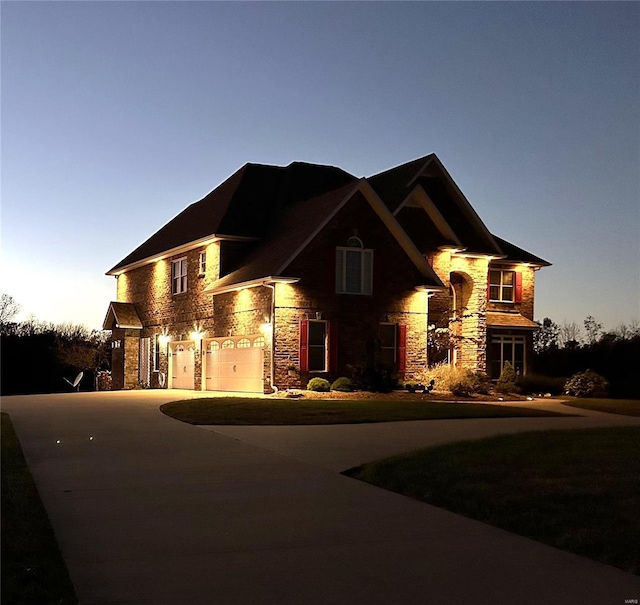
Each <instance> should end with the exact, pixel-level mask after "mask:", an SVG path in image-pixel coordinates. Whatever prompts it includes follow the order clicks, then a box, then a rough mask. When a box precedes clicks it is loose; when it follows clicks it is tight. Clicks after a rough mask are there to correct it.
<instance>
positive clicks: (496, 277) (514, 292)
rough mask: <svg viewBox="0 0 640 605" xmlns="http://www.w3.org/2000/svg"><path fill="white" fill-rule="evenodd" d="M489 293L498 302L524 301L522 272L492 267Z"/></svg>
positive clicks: (491, 298) (490, 298) (490, 297)
mask: <svg viewBox="0 0 640 605" xmlns="http://www.w3.org/2000/svg"><path fill="white" fill-rule="evenodd" d="M488 294H489V300H493V301H496V302H516V303H519V302H522V273H519V272H517V271H502V270H499V269H491V270H490V271H489V292H488Z"/></svg>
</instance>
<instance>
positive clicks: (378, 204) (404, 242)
mask: <svg viewBox="0 0 640 605" xmlns="http://www.w3.org/2000/svg"><path fill="white" fill-rule="evenodd" d="M358 192H360V193H361V194H362V195H363V196H364V198H365V199H366V200H367V202H368V203H369V205H370V206H371V208H372V209H373V211H374V212H375V213H376V214H377V215H378V217H379V218H380V219H381V220H382V222H383V223H384V224H385V226H386V227H387V229H388V230H389V232H390V233H391V234H392V235H393V236H394V237H395V239H396V240H397V241H398V243H399V244H400V246H401V247H402V249H403V250H404V251H405V253H406V254H407V256H408V257H409V258H410V259H411V260H412V261H413V263H414V265H415V266H416V268H417V269H418V270H419V271H420V273H421V274H422V275H423V277H425V278H427V279H428V280H429V281H430V286H433V288H434V289H443V288H444V287H445V286H444V284H443V283H442V281H440V278H439V277H438V276H437V275H436V273H435V272H434V271H433V269H432V268H431V267H430V266H429V264H428V263H427V261H426V260H425V258H424V256H423V255H422V254H421V253H420V251H419V250H418V248H417V247H416V245H415V244H414V243H413V241H412V240H411V239H410V238H409V236H408V235H407V234H406V233H405V231H404V229H402V227H401V226H400V224H399V223H398V221H396V219H395V218H394V217H393V215H392V214H391V211H390V210H389V209H388V208H387V206H386V205H385V203H384V202H383V201H382V200H381V199H380V196H379V195H378V194H377V193H376V192H375V190H374V189H373V187H372V186H371V185H370V184H369V182H368V181H367V180H366V179H365V178H361V179H359V180H358V182H357V184H356V185H355V186H354V188H353V189H352V190H351V191H349V192H348V193H347V194H346V195H345V197H344V199H343V200H342V201H341V202H340V203H339V204H338V205H337V206H336V207H335V208H334V209H333V211H332V212H330V213H329V214H328V215H327V217H326V218H325V219H324V220H323V221H322V222H321V223H320V224H319V225H318V227H317V228H316V229H315V230H314V231H313V232H312V233H311V234H310V235H309V237H307V239H305V241H304V242H303V243H302V244H301V245H300V246H298V248H297V249H296V250H295V251H294V253H293V254H292V255H291V256H290V257H289V258H288V259H287V260H286V261H285V262H284V263H283V264H282V266H281V267H279V269H278V271H276V273H277V274H281V273H282V272H283V271H284V270H285V269H286V268H287V267H288V266H289V265H290V264H291V263H292V262H293V260H294V259H295V258H296V257H297V256H298V255H299V254H300V253H301V252H302V251H303V250H304V249H305V248H306V247H307V246H308V245H309V243H310V242H311V241H312V240H313V239H314V238H315V237H316V235H318V233H320V232H321V231H322V230H323V229H324V228H325V227H326V226H327V225H328V224H329V222H330V221H331V219H333V217H335V216H336V214H338V212H339V211H340V210H341V209H342V208H343V207H344V206H345V204H346V203H347V202H348V201H349V200H350V199H351V198H352V197H353V196H354V195H355V194H356V193H358Z"/></svg>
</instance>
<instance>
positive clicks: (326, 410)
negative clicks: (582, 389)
mask: <svg viewBox="0 0 640 605" xmlns="http://www.w3.org/2000/svg"><path fill="white" fill-rule="evenodd" d="M160 410H161V411H162V412H163V413H164V414H166V415H167V416H171V417H172V418H175V419H177V420H181V421H182V422H188V423H189V424H235V425H302V424H305V425H309V424H353V423H365V422H397V421H402V420H438V419H448V418H504V417H514V416H516V417H519V416H562V414H558V413H554V412H549V411H544V410H537V409H533V408H525V407H522V408H520V407H512V406H509V407H507V406H500V405H491V404H477V403H444V402H437V401H410V400H391V399H388V400H385V399H383V398H381V399H368V400H364V399H344V400H340V399H330V400H324V399H311V400H307V401H302V400H300V399H297V400H293V399H257V398H252V397H247V398H243V397H220V398H206V399H186V400H183V401H174V402H172V403H165V404H164V405H162V406H160Z"/></svg>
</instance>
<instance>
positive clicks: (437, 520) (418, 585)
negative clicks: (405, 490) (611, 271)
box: [2, 391, 640, 605]
mask: <svg viewBox="0 0 640 605" xmlns="http://www.w3.org/2000/svg"><path fill="white" fill-rule="evenodd" d="M196 395H197V394H196ZM184 396H188V397H192V396H194V393H193V392H191V391H189V392H176V391H173V392H167V391H138V392H116V393H88V394H85V393H72V394H69V395H39V396H21V397H7V398H4V399H3V401H2V408H3V411H6V412H9V413H10V414H11V416H12V420H13V422H14V425H15V427H16V431H17V433H18V436H19V438H20V441H21V443H22V446H23V449H24V451H25V455H26V457H27V460H28V462H29V465H30V467H31V471H32V473H33V475H34V478H35V480H36V483H37V485H38V489H39V490H40V494H41V497H42V500H43V502H44V504H45V506H46V508H47V510H48V512H49V515H50V517H51V520H52V523H53V526H54V529H55V531H56V534H57V537H58V541H59V544H60V547H61V549H62V552H63V555H64V557H65V560H66V562H67V565H68V567H69V571H70V574H71V577H72V579H73V581H74V583H75V585H76V589H77V592H78V595H79V598H80V601H81V603H83V604H90V605H98V604H100V605H102V604H107V603H108V604H114V605H115V604H118V605H121V604H133V603H141V604H147V603H148V604H153V605H164V604H180V605H181V604H186V605H199V604H221V605H226V604H236V603H237V604H249V603H250V604H262V603H264V604H277V605H281V604H282V605H285V604H296V605H300V604H316V603H317V604H334V603H335V604H343V603H344V604H349V605H351V604H396V603H402V604H405V603H406V604H421V605H422V604H440V603H442V604H445V603H447V604H449V603H453V604H459V603H470V604H474V605H483V604H487V605H501V604H505V605H506V604H509V605H512V604H513V603H518V604H521V605H527V604H531V605H540V604H556V603H558V604H560V603H562V604H564V603H568V602H576V603H580V604H581V605H585V604H593V605H606V604H608V603H612V604H619V603H625V600H627V599H640V578H638V577H636V576H632V575H630V574H627V573H624V572H622V571H619V570H617V569H614V568H611V567H608V566H605V565H601V564H598V563H595V562H592V561H589V560H587V559H583V558H581V557H578V556H575V555H571V554H568V553H564V552H561V551H559V550H556V549H554V548H551V547H548V546H544V545H542V544H538V543H536V542H533V541H531V540H528V539H525V538H521V537H518V536H515V535H512V534H510V533H508V532H505V531H502V530H499V529H495V528H493V527H490V526H487V525H484V524H482V523H479V522H476V521H472V520H469V519H466V518H464V517H460V516H458V515H454V514H452V513H448V512H446V511H443V510H440V509H437V508H435V507H432V506H429V505H426V504H423V503H420V502H416V501H413V500H410V499H408V498H405V497H403V496H400V495H397V494H393V493H391V492H387V491H384V490H381V489H378V488H375V487H372V486H369V485H366V484H363V483H360V482H358V481H355V480H352V479H348V478H346V477H344V476H342V475H340V474H339V473H338V472H336V471H338V470H342V469H344V468H346V467H348V466H352V465H354V464H358V463H359V462H363V461H365V460H367V459H373V458H378V457H381V456H386V455H387V454H389V453H397V452H400V451H406V450H409V449H412V448H414V447H417V446H420V445H428V444H430V443H432V442H434V441H436V442H437V441H439V440H440V441H442V440H447V439H448V436H451V435H452V434H455V435H456V436H457V435H464V436H468V435H471V434H473V433H474V431H478V432H480V433H483V434H484V433H485V432H492V431H493V432H495V431H501V432H502V431H512V430H513V431H515V430H523V427H525V426H526V429H527V430H530V429H532V428H547V427H549V426H553V427H557V428H562V427H564V426H566V427H569V426H571V427H578V426H582V425H584V426H589V425H590V426H593V425H594V424H596V425H603V424H606V423H609V424H628V423H638V420H637V419H629V418H625V417H621V416H610V415H606V414H597V413H585V416H584V418H554V419H548V418H542V419H513V420H509V421H507V420H505V419H500V420H489V421H486V420H457V421H431V422H429V421H422V422H403V423H388V424H382V425H358V426H354V425H351V426H334V427H256V428H252V427H216V428H213V429H212V430H204V429H202V428H199V427H193V426H190V425H185V424H182V423H180V422H177V421H175V420H172V419H170V418H168V417H166V416H164V415H163V414H161V413H160V412H159V410H158V406H159V405H160V404H161V403H164V402H166V401H170V400H174V399H177V398H180V397H184ZM575 411H576V412H578V413H582V412H581V411H579V410H575ZM498 423H499V424H498ZM535 423H538V424H537V425H536V424H535ZM548 423H551V424H548ZM580 423H582V424H580ZM474 426H475V427H476V429H474V428H473V427H474ZM456 427H458V428H456ZM483 427H484V428H483ZM478 436H482V435H478Z"/></svg>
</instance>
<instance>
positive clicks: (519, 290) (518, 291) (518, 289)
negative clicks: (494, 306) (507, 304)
mask: <svg viewBox="0 0 640 605" xmlns="http://www.w3.org/2000/svg"><path fill="white" fill-rule="evenodd" d="M513 302H517V303H521V302H522V273H521V272H520V271H516V291H515V296H514V299H513Z"/></svg>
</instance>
